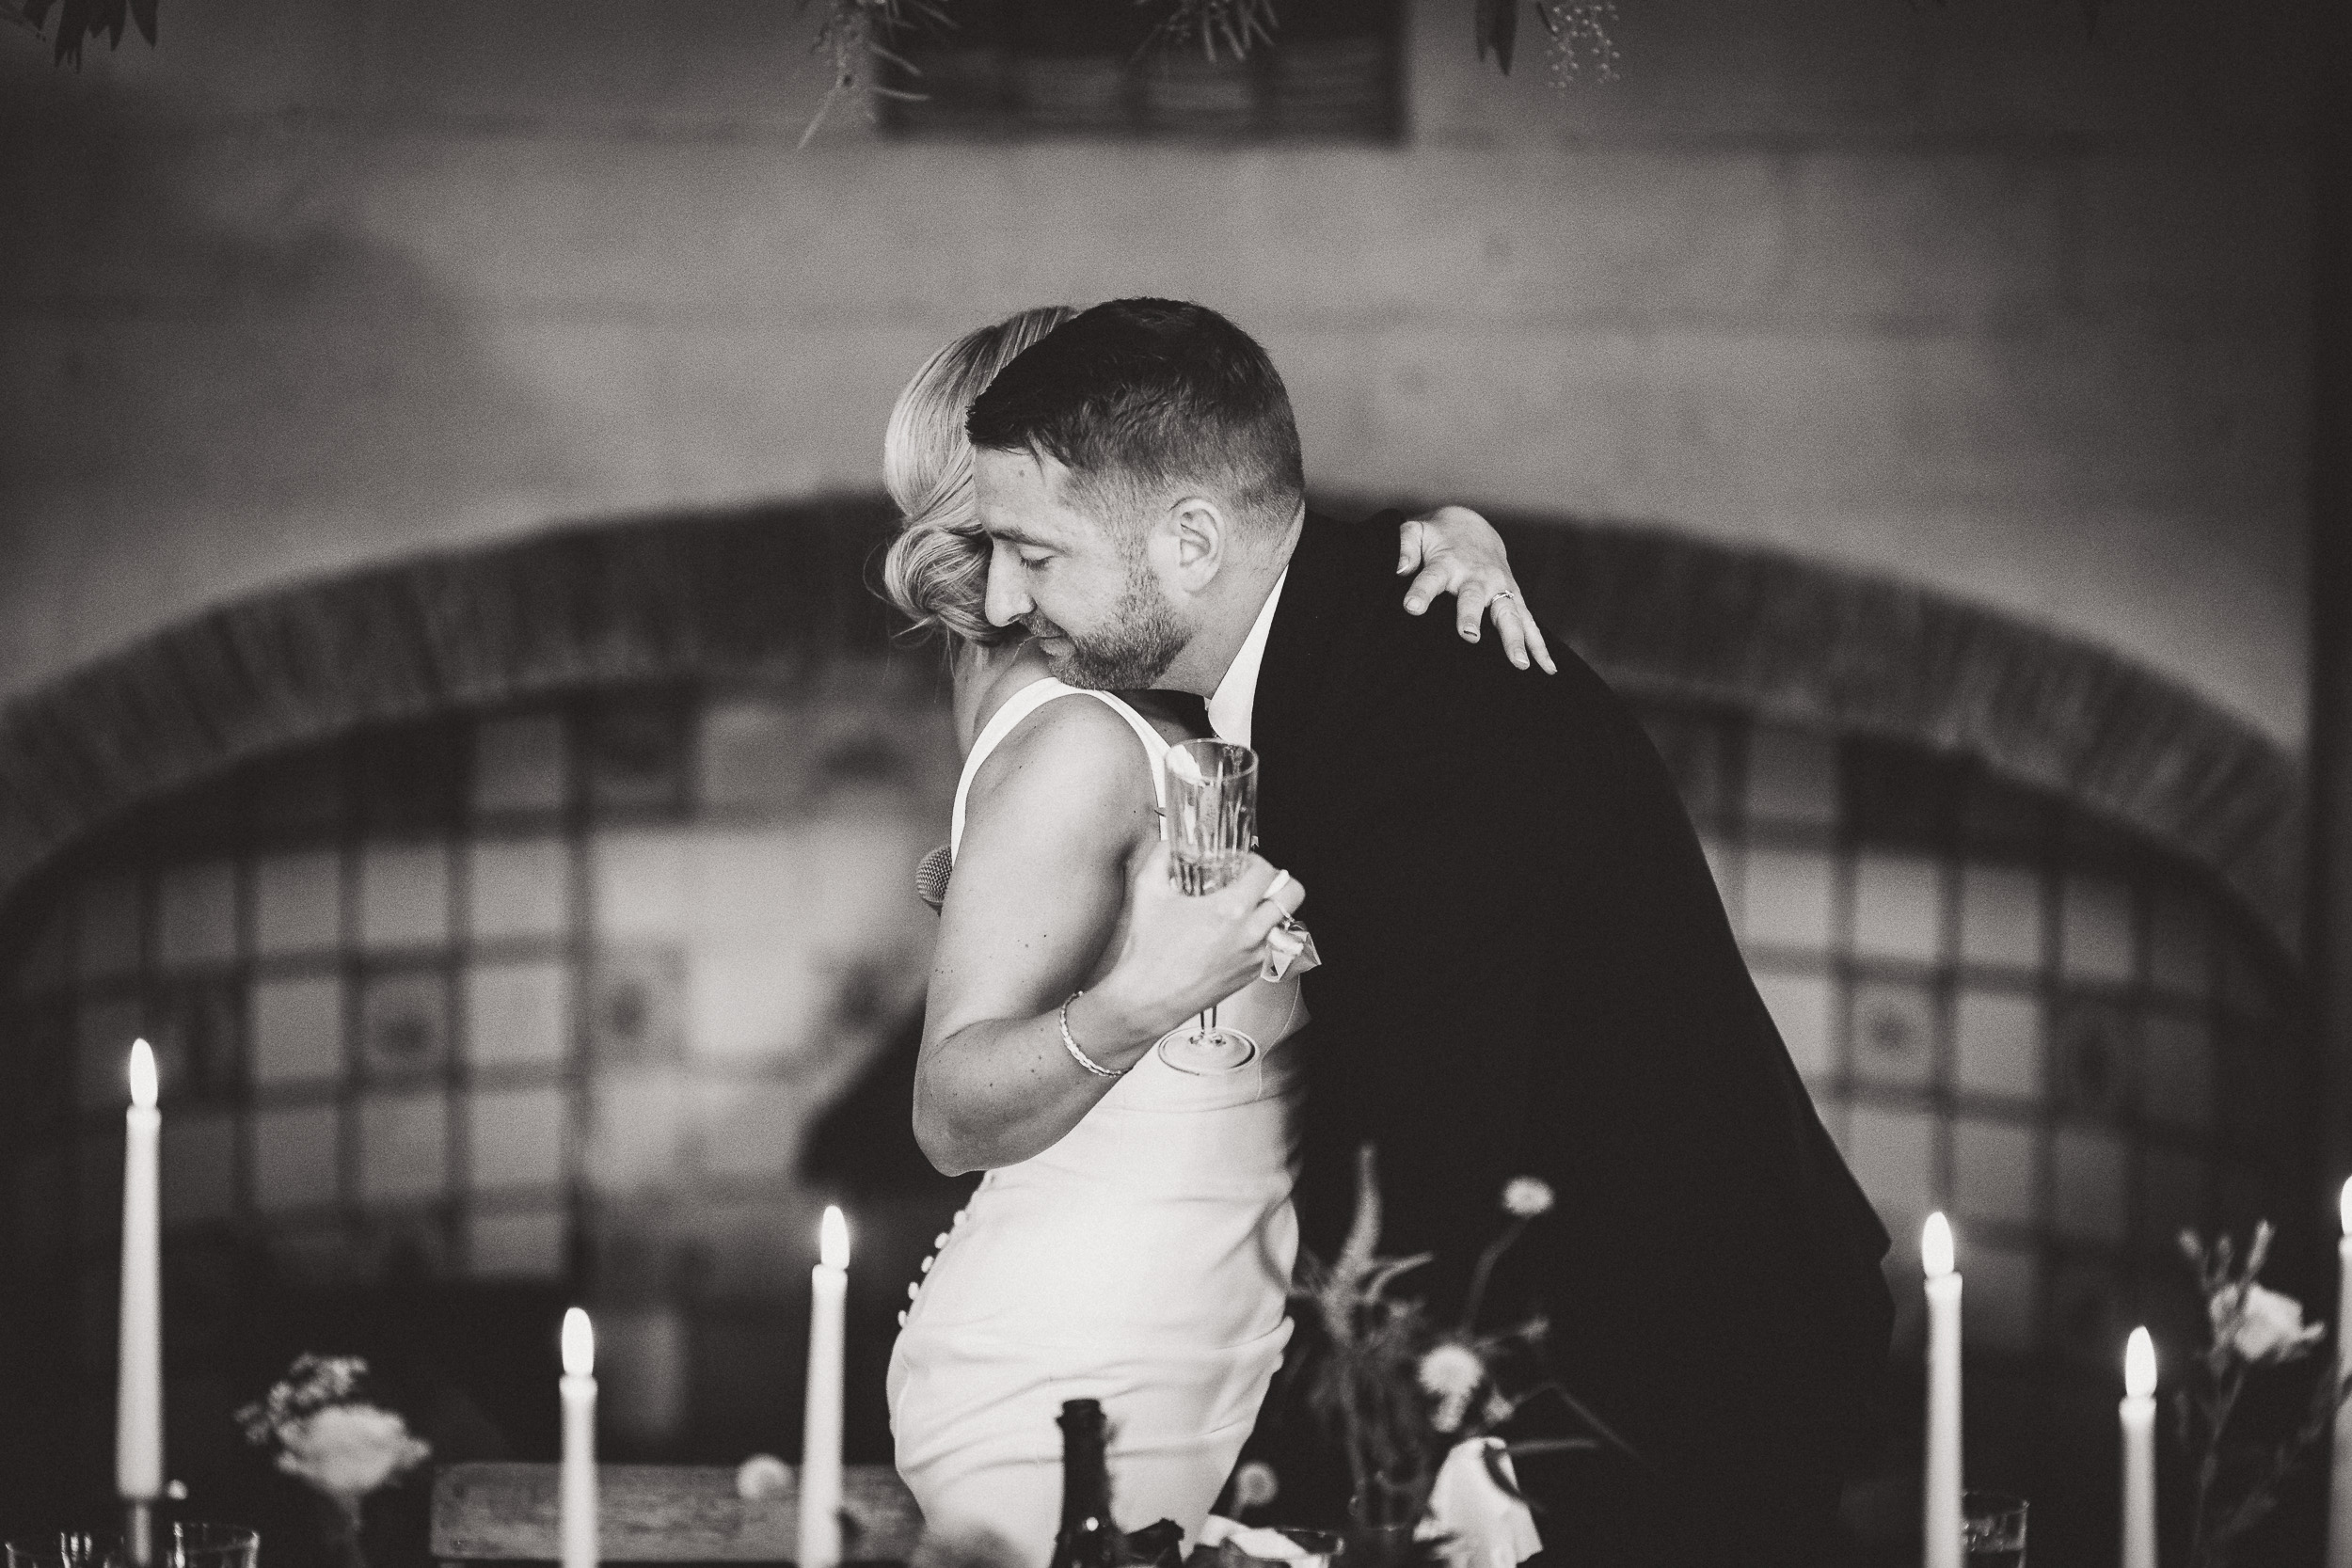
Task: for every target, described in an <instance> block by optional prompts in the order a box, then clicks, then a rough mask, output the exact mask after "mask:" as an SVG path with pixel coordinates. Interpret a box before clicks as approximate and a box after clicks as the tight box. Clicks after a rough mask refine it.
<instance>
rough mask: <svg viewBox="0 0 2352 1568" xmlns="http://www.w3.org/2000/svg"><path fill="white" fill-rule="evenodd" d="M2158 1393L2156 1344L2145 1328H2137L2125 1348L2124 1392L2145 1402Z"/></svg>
mask: <svg viewBox="0 0 2352 1568" xmlns="http://www.w3.org/2000/svg"><path fill="white" fill-rule="evenodd" d="M2155 1391H2156V1342H2155V1341H2154V1340H2153V1339H2151V1338H2148V1331H2147V1330H2146V1329H2145V1328H2135V1329H2133V1330H2132V1337H2131V1338H2130V1339H2129V1340H2127V1341H2126V1342H2125V1343H2124V1346H2123V1392H2125V1393H2126V1394H2129V1395H2130V1396H2131V1397H2132V1398H2134V1399H2136V1400H2144V1399H2146V1398H2147V1397H2148V1396H2149V1395H2151V1394H2153V1393H2154V1392H2155Z"/></svg>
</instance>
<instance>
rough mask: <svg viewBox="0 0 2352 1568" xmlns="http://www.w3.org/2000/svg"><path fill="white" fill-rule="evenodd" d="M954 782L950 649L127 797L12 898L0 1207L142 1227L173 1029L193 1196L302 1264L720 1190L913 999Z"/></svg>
mask: <svg viewBox="0 0 2352 1568" xmlns="http://www.w3.org/2000/svg"><path fill="white" fill-rule="evenodd" d="M709 715H721V716H723V718H724V721H725V722H724V723H723V725H707V724H706V722H705V720H706V717H707V716H709ZM747 733H748V734H751V735H753V736H755V738H756V740H757V744H756V745H755V746H752V747H750V748H748V749H747V748H746V746H745V744H744V739H743V737H744V736H745V735H746V734H747ZM707 753H716V754H707ZM714 764H715V765H716V766H714ZM705 777H711V778H714V779H716V780H717V781H718V782H719V784H720V785H721V788H720V789H719V790H717V791H713V792H705V791H703V790H702V789H701V787H700V784H699V781H701V780H702V779H704V778H705ZM952 782H953V755H952V750H951V746H950V742H949V740H948V736H947V728H946V718H945V715H944V714H943V713H941V712H940V711H939V710H938V708H937V706H936V704H935V702H934V700H933V696H932V690H931V689H930V685H929V683H928V681H925V682H922V683H919V684H916V683H912V682H906V681H898V680H895V679H894V680H882V681H879V682H869V683H867V689H860V690H858V691H856V692H855V693H853V694H850V695H847V696H843V695H834V696H825V695H810V694H806V693H797V692H795V693H777V692H772V691H748V692H747V691H738V690H728V691H713V692H710V693H702V692H697V691H694V690H690V689H675V688H667V689H648V690H626V691H621V692H616V693H612V694H609V695H599V696H596V697H580V698H568V699H564V700H560V701H553V702H549V703H546V704H543V705H538V706H534V707H532V708H528V709H522V710H517V711H509V712H499V713H491V714H486V715H483V716H480V717H472V718H466V719H460V720H453V721H434V722H431V723H427V724H422V725H412V726H405V727H403V728H400V729H397V730H388V731H381V732H374V733H370V734H366V735H362V736H358V737H355V738H352V739H349V740H346V741H343V742H341V743H338V744H335V745H332V746H328V747H326V748H323V749H322V750H321V751H320V752H317V753H305V754H302V755H298V756H294V757H289V758H284V759H279V760H276V761H272V762H268V763H264V764H262V765H260V766H257V767H255V768H251V769H250V770H248V771H247V772H246V774H244V775H241V776H239V777H238V778H236V779H234V780H233V781H231V782H230V784H229V785H227V786H226V789H227V792H228V794H229V795H230V796H231V797H232V798H233V801H234V804H233V807H232V809H230V811H229V812H228V821H229V824H230V826H229V830H228V832H226V835H225V837H226V842H225V843H221V842H212V843H208V844H206V845H205V846H204V847H203V848H204V852H203V853H200V854H189V853H183V852H180V850H179V849H178V847H175V846H172V845H170V844H161V845H159V844H158V843H157V836H156V835H155V834H153V833H151V832H136V831H133V832H125V833H124V834H122V835H121V837H120V839H119V841H118V842H114V843H100V844H96V845H93V846H90V847H87V848H86V849H85V850H84V851H82V852H81V854H80V856H79V857H78V858H77V861H76V862H75V863H69V864H68V865H66V866H64V867H63V868H61V873H60V875H58V876H56V877H55V878H52V879H50V880H49V881H48V882H47V883H46V884H45V885H44V887H43V888H41V889H37V890H36V891H35V892H34V893H33V894H32V895H29V898H28V901H27V906H26V907H25V908H24V909H21V910H18V911H11V913H12V914H13V915H14V916H15V918H14V919H13V920H12V923H11V928H15V929H21V930H22V931H23V932H24V935H23V936H21V937H20V938H19V939H18V940H17V942H15V943H14V944H13V946H11V947H10V948H8V950H6V951H0V975H5V976H6V981H7V990H5V991H0V1007H5V1009H6V1014H7V1017H8V1019H9V1020H10V1021H11V1026H10V1028H9V1031H8V1032H9V1035H10V1037H12V1038H13V1039H14V1040H15V1041H16V1042H17V1053H20V1054H23V1055H24V1056H25V1057H26V1059H27V1061H26V1066H25V1069H24V1074H23V1081H24V1083H25V1085H26V1086H27V1088H28V1090H29V1091H30V1092H28V1093H27V1094H26V1095H25V1096H24V1099H23V1101H21V1104H20V1107H19V1109H18V1114H17V1117H15V1118H14V1119H15V1125H17V1126H19V1127H21V1128H22V1129H23V1131H24V1144H23V1147H22V1148H20V1149H19V1150H18V1151H16V1157H15V1159H14V1161H13V1163H12V1166H11V1168H12V1169H13V1170H17V1171H21V1172H23V1173H24V1175H23V1176H22V1178H21V1180H16V1182H15V1185H16V1187H17V1189H18V1191H17V1195H16V1200H15V1201H13V1202H12V1203H11V1204H10V1206H9V1207H10V1209H11V1211H15V1210H23V1211H24V1213H23V1214H17V1213H14V1212H11V1213H10V1214H9V1216H8V1219H7V1220H5V1221H0V1224H5V1226H6V1230H5V1232H0V1234H5V1236H6V1238H7V1241H8V1246H9V1247H10V1248H11V1249H13V1250H14V1251H15V1252H16V1253H17V1254H18V1255H20V1256H23V1255H25V1254H40V1255H41V1257H42V1258H43V1259H45V1260H46V1261H48V1262H49V1263H51V1264H55V1265H62V1266H64V1267H68V1268H78V1269H79V1270H80V1271H81V1272H87V1271H89V1270H92V1269H103V1268H105V1267H107V1266H108V1265H109V1263H110V1260H111V1248H112V1246H113V1244H114V1243H113V1241H112V1237H113V1234H114V1229H115V1213H116V1206H117V1205H118V1204H119V1193H118V1192H117V1186H118V1184H119V1170H118V1168H117V1164H116V1162H119V1148H120V1144H119V1133H120V1121H119V1116H120V1107H121V1105H122V1103H123V1099H124V1094H125V1087H124V1060H125V1056H126V1053H127V1051H128V1048H129V1045H130V1043H131V1041H132V1039H133V1038H134V1037H139V1036H142V1035H143V1036H145V1037H147V1038H149V1039H150V1040H151V1042H152V1043H153V1044H154V1045H155V1047H156V1050H157V1053H158V1059H159V1064H160V1066H161V1067H162V1069H163V1081H164V1096H165V1110H166V1128H167V1138H166V1146H165V1151H164V1162H165V1168H166V1174H167V1179H168V1185H169V1189H170V1194H171V1196H170V1198H169V1200H168V1201H167V1206H166V1209H167V1212H166V1224H167V1227H170V1228H174V1229H184V1228H188V1227H206V1226H216V1225H220V1224H224V1223H226V1224H230V1225H232V1226H240V1227H251V1226H258V1227H260V1229H261V1231H262V1233H263V1234H264V1235H266V1236H267V1237H268V1238H269V1239H270V1245H271V1248H272V1250H273V1252H274V1253H276V1254H277V1256H278V1262H279V1265H280V1267H281V1268H282V1269H283V1270H285V1271H286V1272H287V1273H288V1275H289V1277H293V1278H297V1279H300V1278H317V1279H320V1280H321V1281H322V1282H331V1281H332V1280H333V1279H335V1278H338V1277H342V1276H344V1275H348V1274H350V1273H351V1272H352V1271H355V1270H358V1271H363V1270H364V1269H365V1268H366V1267H367V1265H368V1261H369V1259H370V1258H371V1257H376V1256H380V1255H381V1251H382V1245H381V1243H383V1242H384V1240H385V1238H387V1237H388V1236H389V1237H393V1238H397V1239H400V1240H403V1241H405V1242H406V1243H409V1244H410V1246H411V1250H412V1251H413V1253H415V1254H416V1255H418V1256H421V1257H424V1258H426V1259H432V1260H434V1262H435V1265H436V1266H437V1267H444V1268H446V1269H448V1270H449V1271H451V1272H452V1273H453V1274H454V1275H458V1276H460V1277H471V1278H477V1279H482V1280H485V1281H486V1280H500V1281H506V1280H518V1279H543V1280H545V1279H555V1278H559V1277H563V1276H564V1275H565V1272H566V1271H567V1270H568V1269H569V1268H570V1267H571V1263H572V1259H573V1257H574V1253H575V1250H576V1249H575V1246H574V1238H575V1236H576V1234H577V1233H578V1232H579V1231H580V1228H581V1227H582V1225H583V1224H584V1223H585V1224H595V1225H606V1224H610V1223H618V1224H620V1225H621V1226H622V1227H624V1228H626V1227H628V1226H630V1225H634V1224H637V1223H639V1222H638V1221H637V1220H636V1219H634V1218H632V1217H630V1215H629V1214H628V1213H627V1212H624V1211H625V1210H626V1209H627V1207H628V1203H627V1202H626V1201H625V1200H631V1199H635V1198H640V1197H644V1196H647V1195H655V1194H658V1195H660V1197H661V1199H662V1202H661V1203H660V1208H662V1209H663V1210H664V1211H665V1212H671V1213H677V1212H684V1213H685V1214H686V1215H687V1216H688V1219H687V1221H686V1223H687V1224H688V1225H689V1226H690V1227H691V1223H692V1216H693V1215H694V1213H695V1212H697V1202H696V1201H695V1200H707V1205H708V1206H709V1207H710V1208H711V1209H712V1210H713V1211H714V1212H716V1211H717V1210H718V1209H720V1208H723V1206H725V1205H727V1204H734V1205H737V1206H738V1207H740V1206H741V1205H742V1204H745V1203H755V1202H772V1201H773V1200H774V1199H775V1198H776V1196H778V1194H779V1192H780V1191H781V1190H782V1189H781V1188H780V1187H779V1183H788V1181H789V1180H790V1177H791V1172H792V1170H793V1168H794V1166H795V1164H796V1162H797V1161H798V1159H799V1157H800V1142H799V1131H800V1130H801V1129H802V1128H803V1127H804V1126H805V1125H806V1124H807V1123H808V1122H809V1121H811V1120H812V1119H813V1117H815V1116H816V1115H817V1114H818V1112H820V1111H821V1110H822V1109H824V1107H825V1103H826V1102H827V1097H828V1096H830V1095H832V1094H836V1093H838V1091H839V1088H840V1084H839V1082H837V1081H836V1076H837V1075H838V1074H841V1073H847V1074H849V1075H850V1076H854V1074H855V1071H856V1070H857V1068H858V1065H859V1064H857V1063H855V1062H851V1063H850V1064H848V1066H846V1067H844V1066H843V1065H842V1063H841V1061H840V1060H839V1058H841V1057H844V1056H847V1055H850V1054H854V1053H864V1054H866V1055H870V1054H871V1053H872V1051H873V1050H874V1049H875V1048H876V1045H877V1042H878V1041H879V1040H880V1039H881V1038H882V1036H883V1029H882V1026H881V1025H891V1024H895V1023H896V1022H898V1021H899V1020H903V1019H907V1018H911V1017H913V1016H914V1014H915V1012H916V1011H917V1010H918V1009H919V1007H920V1004H921V990H920V988H921V983H922V977H923V975H924V974H925V973H926V971H927V968H928V942H929V937H930V926H931V921H932V917H931V915H930V912H929V911H926V910H925V909H923V908H922V906H921V905H920V904H919V903H916V902H915V901H914V898H913V894H912V888H913V883H912V880H911V876H912V867H913V864H914V861H915V860H916V858H917V857H919V855H920V854H921V853H922V851H923V850H924V849H926V848H928V847H929V846H930V842H931V839H932V837H933V836H935V834H936V832H937V831H938V825H939V824H940V823H943V822H945V820H946V800H947V791H948V788H949V786H950V785H951V784H952ZM35 903H37V904H39V905H40V907H39V908H34V907H31V906H32V905H33V904H35ZM878 998H879V1002H878V1000H877V999H878ZM876 1006H880V1008H881V1011H882V1015H883V1016H882V1020H881V1025H878V1023H877V1021H876V1020H875V1018H873V1017H871V1016H868V1015H869V1014H870V1013H871V1012H872V1010H873V1009H874V1008H875V1007H876ZM19 1019H21V1020H23V1022H22V1023H21V1024H19V1023H17V1022H14V1021H16V1020H19ZM36 1056H38V1058H39V1062H40V1068H41V1069H43V1070H40V1071H36V1070H34V1068H33V1065H32V1058H34V1057H36ZM12 1065H13V1064H12ZM44 1173H46V1174H44ZM605 1198H609V1199H610V1200H611V1202H610V1208H611V1209H612V1213H608V1214H606V1215H605V1216H604V1217H603V1218H601V1219H596V1218H590V1217H588V1216H586V1215H584V1213H583V1206H584V1205H592V1204H596V1203H597V1202H599V1201H601V1200H603V1199H605ZM680 1198H685V1199H688V1200H689V1201H687V1202H684V1203H680V1202H678V1201H676V1200H678V1199H680ZM36 1200H39V1201H36ZM615 1215H617V1216H618V1217H617V1220H616V1219H615ZM687 1240H688V1241H689V1242H690V1243H691V1237H690V1238H688V1239H687ZM69 1253H72V1254H75V1255H77V1256H75V1257H67V1256H66V1254H69Z"/></svg>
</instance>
